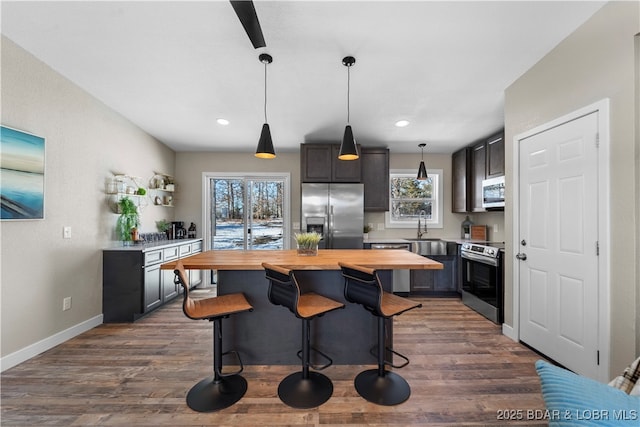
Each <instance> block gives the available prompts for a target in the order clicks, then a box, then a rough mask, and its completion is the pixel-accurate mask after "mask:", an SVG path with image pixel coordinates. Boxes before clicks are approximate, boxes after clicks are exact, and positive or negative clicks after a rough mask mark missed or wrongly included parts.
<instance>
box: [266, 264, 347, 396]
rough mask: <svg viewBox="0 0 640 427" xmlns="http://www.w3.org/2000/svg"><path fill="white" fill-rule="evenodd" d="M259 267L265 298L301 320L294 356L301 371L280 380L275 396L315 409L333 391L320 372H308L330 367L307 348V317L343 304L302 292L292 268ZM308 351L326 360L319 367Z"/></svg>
mask: <svg viewBox="0 0 640 427" xmlns="http://www.w3.org/2000/svg"><path fill="white" fill-rule="evenodd" d="M262 267H264V269H265V272H266V275H267V279H268V280H269V294H268V295H269V301H270V302H271V303H272V304H275V305H282V306H284V307H287V308H288V309H289V310H290V311H291V312H292V313H293V314H295V315H296V317H297V318H299V319H302V350H300V351H299V352H298V357H299V358H300V359H301V360H302V371H301V372H295V373H293V374H291V375H289V376H287V377H286V378H285V379H283V380H282V381H281V382H280V385H279V386H278V396H279V397H280V400H282V402H284V403H285V404H287V405H289V406H291V407H293V408H299V409H307V408H315V407H316V406H320V405H322V404H323V403H324V402H326V401H327V400H329V398H330V397H331V395H332V394H333V383H332V382H331V380H330V379H329V378H327V377H326V376H325V375H323V374H321V373H318V372H309V367H311V368H313V369H315V370H317V371H320V370H323V369H325V368H328V367H329V366H331V364H332V363H333V361H332V360H331V358H330V357H329V356H327V355H326V354H324V353H322V352H321V351H319V350H317V349H314V348H312V347H311V345H310V343H309V337H310V332H311V319H313V318H314V317H317V316H322V315H323V314H325V313H328V312H330V311H333V310H336V309H338V308H344V304H342V303H341V302H338V301H334V300H332V299H330V298H327V297H324V296H322V295H318V294H316V293H313V292H307V293H304V294H302V293H301V292H300V286H299V284H298V281H297V279H296V276H295V274H294V271H293V270H289V269H287V268H284V267H279V266H277V265H272V264H268V263H262ZM311 350H313V351H314V352H316V353H317V354H319V355H320V356H322V358H323V359H325V360H326V361H327V363H326V364H325V365H323V366H313V365H311V363H310V362H309V360H310V351H311Z"/></svg>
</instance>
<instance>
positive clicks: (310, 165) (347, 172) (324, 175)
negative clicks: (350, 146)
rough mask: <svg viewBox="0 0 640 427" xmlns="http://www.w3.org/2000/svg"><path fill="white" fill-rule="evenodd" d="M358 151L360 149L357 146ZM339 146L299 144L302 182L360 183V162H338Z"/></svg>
mask: <svg viewBox="0 0 640 427" xmlns="http://www.w3.org/2000/svg"><path fill="white" fill-rule="evenodd" d="M358 151H359V152H360V153H361V152H362V148H361V147H360V146H359V145H358ZM339 153H340V145H339V144H301V145H300V179H301V181H302V182H361V180H362V171H361V164H362V160H361V159H358V160H340V159H338V154H339Z"/></svg>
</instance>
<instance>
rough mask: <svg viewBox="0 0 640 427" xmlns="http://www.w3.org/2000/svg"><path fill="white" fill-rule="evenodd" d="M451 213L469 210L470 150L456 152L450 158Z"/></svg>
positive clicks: (464, 149) (466, 148)
mask: <svg viewBox="0 0 640 427" xmlns="http://www.w3.org/2000/svg"><path fill="white" fill-rule="evenodd" d="M451 180H452V184H451V190H452V195H451V212H456V213H464V212H469V211H470V210H471V150H470V148H468V147H465V148H463V149H462V150H458V151H456V152H455V153H453V155H452V156H451Z"/></svg>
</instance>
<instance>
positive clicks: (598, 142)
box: [596, 133, 600, 148]
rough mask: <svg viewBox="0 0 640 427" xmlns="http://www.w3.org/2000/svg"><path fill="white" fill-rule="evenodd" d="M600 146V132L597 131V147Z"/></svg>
mask: <svg viewBox="0 0 640 427" xmlns="http://www.w3.org/2000/svg"><path fill="white" fill-rule="evenodd" d="M599 147H600V133H596V148H599Z"/></svg>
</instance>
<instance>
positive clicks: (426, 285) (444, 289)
mask: <svg viewBox="0 0 640 427" xmlns="http://www.w3.org/2000/svg"><path fill="white" fill-rule="evenodd" d="M429 258H431V259H433V260H434V261H438V262H440V263H442V265H443V269H442V270H411V282H410V283H411V293H412V294H416V295H436V296H454V295H457V294H458V257H457V255H430V256H429Z"/></svg>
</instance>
